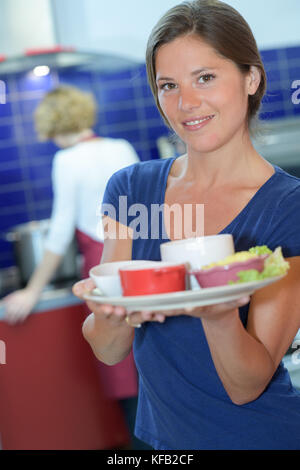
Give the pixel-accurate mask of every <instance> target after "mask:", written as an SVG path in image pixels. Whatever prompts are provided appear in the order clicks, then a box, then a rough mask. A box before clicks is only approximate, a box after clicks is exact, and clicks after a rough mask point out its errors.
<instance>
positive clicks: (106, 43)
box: [24, 0, 300, 61]
mask: <svg viewBox="0 0 300 470" xmlns="http://www.w3.org/2000/svg"><path fill="white" fill-rule="evenodd" d="M24 1H25V0H24ZM52 2H53V5H54V9H55V11H56V18H57V25H58V32H59V40H60V42H61V43H63V44H65V45H74V46H75V47H78V48H80V49H86V50H98V51H104V52H111V53H116V54H120V55H124V56H127V57H130V58H134V59H137V60H139V61H143V60H144V53H145V47H146V42H147V38H148V35H149V33H150V31H151V29H152V27H153V26H154V24H155V23H156V21H157V20H158V19H159V18H160V16H161V15H162V14H163V13H164V12H165V11H166V10H168V9H169V8H171V7H172V6H174V5H177V4H178V3H179V0H111V1H109V0H52ZM227 3H229V4H230V5H232V6H233V7H234V8H236V9H237V10H238V11H239V12H240V13H241V14H242V15H243V16H244V17H245V19H246V20H247V21H248V23H249V24H250V26H251V28H252V30H253V32H254V34H255V37H256V39H257V42H258V46H259V48H261V49H267V48H272V47H280V46H289V45H300V20H299V18H300V11H299V4H300V1H299V0H284V1H282V0H263V1H262V0H227Z"/></svg>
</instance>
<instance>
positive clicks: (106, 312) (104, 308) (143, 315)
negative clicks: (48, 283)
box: [72, 278, 165, 327]
mask: <svg viewBox="0 0 300 470" xmlns="http://www.w3.org/2000/svg"><path fill="white" fill-rule="evenodd" d="M95 287H96V284H95V283H94V281H93V280H92V279H90V278H89V279H84V280H82V281H79V282H77V283H76V284H74V286H73V289H72V290H73V294H74V295H76V297H79V298H80V299H82V300H85V299H84V295H85V294H90V293H91V292H92V291H93V289H95ZM85 302H86V303H87V306H88V307H89V309H90V310H91V311H92V312H93V313H94V315H95V317H96V318H99V319H106V320H108V321H109V322H110V323H111V325H112V326H116V325H120V324H122V323H123V324H124V323H125V322H126V325H129V326H130V327H137V326H140V325H141V324H142V323H144V322H147V321H157V322H164V320H165V315H163V314H161V312H149V311H139V312H133V313H130V314H129V313H128V312H127V310H126V308H124V307H120V306H113V305H108V304H99V303H98V302H93V301H90V300H88V301H86V300H85Z"/></svg>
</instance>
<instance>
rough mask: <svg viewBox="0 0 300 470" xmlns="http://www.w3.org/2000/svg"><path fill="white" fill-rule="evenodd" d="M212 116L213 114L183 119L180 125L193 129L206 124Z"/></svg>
mask: <svg viewBox="0 0 300 470" xmlns="http://www.w3.org/2000/svg"><path fill="white" fill-rule="evenodd" d="M213 117H214V115H211V116H205V117H201V118H194V119H191V120H189V121H184V122H183V123H182V125H183V127H184V128H185V129H188V130H189V131H195V130H198V129H201V128H202V127H204V126H205V125H207V124H208V123H209V122H210V121H211V120H212V119H213Z"/></svg>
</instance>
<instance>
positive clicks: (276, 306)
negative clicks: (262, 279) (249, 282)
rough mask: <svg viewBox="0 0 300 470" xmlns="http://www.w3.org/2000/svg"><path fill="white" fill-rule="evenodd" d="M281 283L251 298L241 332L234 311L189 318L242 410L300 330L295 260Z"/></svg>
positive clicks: (299, 262)
mask: <svg viewBox="0 0 300 470" xmlns="http://www.w3.org/2000/svg"><path fill="white" fill-rule="evenodd" d="M289 262H290V270H289V272H288V275H287V276H286V277H285V278H283V279H282V280H281V281H278V282H276V283H274V284H272V285H270V286H267V287H265V288H263V289H260V290H258V291H257V292H255V293H254V294H253V296H252V298H251V304H250V308H249V315H248V324H247V329H245V328H244V327H243V325H242V323H241V321H240V318H239V315H238V310H237V309H235V310H232V311H231V312H227V313H226V314H222V315H220V316H218V315H209V312H207V313H205V312H204V313H203V312H202V313H201V311H198V314H197V312H194V316H199V317H201V319H202V324H203V328H204V331H205V334H206V338H207V341H208V344H209V348H210V351H211V354H212V358H213V361H214V364H215V367H216V370H217V372H218V375H219V377H220V379H221V381H222V383H223V385H224V388H225V389H226V391H227V393H228V395H229V396H230V398H231V400H232V401H233V402H234V403H235V404H237V405H242V404H245V403H247V402H250V401H253V400H255V399H256V398H258V396H259V395H260V394H261V393H262V392H263V391H264V390H265V388H266V386H267V385H268V383H269V382H270V380H271V378H272V376H273V374H274V373H275V371H276V369H277V367H278V365H279V363H280V361H281V359H282V357H283V356H284V354H285V353H286V351H287V350H288V348H289V346H290V345H291V343H292V341H293V339H294V337H295V336H296V334H297V331H298V329H299V327H300V296H299V279H300V258H299V257H295V258H290V259H289Z"/></svg>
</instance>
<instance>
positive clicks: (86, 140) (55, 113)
mask: <svg viewBox="0 0 300 470" xmlns="http://www.w3.org/2000/svg"><path fill="white" fill-rule="evenodd" d="M96 111H97V105H96V102H95V100H94V98H93V96H92V95H91V94H89V93H85V92H82V91H81V90H80V89H77V88H75V87H71V86H60V87H58V88H56V89H54V90H52V91H50V92H49V93H47V94H46V96H45V97H44V98H43V100H42V101H41V103H40V104H39V106H38V107H37V109H36V112H35V125H36V129H37V132H38V135H39V137H40V139H41V140H53V141H54V143H55V144H56V145H57V146H58V147H60V148H61V150H60V151H58V152H57V153H56V155H55V157H54V161H53V174H52V177H53V192H54V201H53V211H52V216H51V224H50V230H49V234H48V237H47V240H46V244H45V253H44V256H43V259H42V261H41V264H40V265H39V266H38V267H37V268H36V270H35V271H34V273H33V274H32V276H31V278H30V280H29V282H28V284H27V286H26V287H25V288H24V289H21V290H19V291H16V292H14V293H12V294H10V295H8V296H7V297H5V298H4V299H3V300H4V304H5V318H6V320H7V321H8V322H9V323H11V324H15V323H19V322H21V321H24V320H25V319H26V317H27V316H28V315H29V314H30V312H31V311H32V309H33V308H34V306H35V305H36V303H37V301H38V299H39V297H40V295H41V292H42V290H43V288H44V287H45V286H46V284H47V283H48V282H49V281H50V279H51V277H52V276H53V274H54V273H55V270H56V269H57V267H58V266H59V264H60V262H61V260H62V257H63V255H64V254H65V252H66V250H67V248H68V246H69V244H70V242H71V240H72V238H73V237H74V234H76V239H77V242H78V247H79V250H80V251H81V253H82V255H83V266H82V277H83V278H85V277H87V276H88V275H89V270H90V269H91V268H92V267H93V266H95V265H96V264H98V263H99V262H100V260H101V255H102V250H103V238H104V233H103V228H102V224H101V223H100V224H99V218H100V217H99V204H100V203H101V200H102V198H103V194H104V190H105V186H106V184H107V181H108V180H109V178H110V176H111V175H112V174H113V173H114V172H115V171H117V170H119V169H120V168H123V167H126V166H128V165H130V164H132V163H136V162H138V161H139V158H138V156H137V154H136V152H135V150H134V149H133V147H132V146H131V145H130V144H129V143H128V142H127V141H126V140H123V139H111V138H103V137H99V136H98V135H96V134H95V133H94V131H93V130H92V128H93V126H94V124H95V118H96ZM100 222H101V220H100ZM88 313H90V311H87V314H88ZM98 368H99V373H100V378H101V388H102V392H103V393H104V394H106V396H107V397H108V399H109V400H112V402H111V403H110V408H109V407H108V409H107V413H104V419H103V421H104V422H105V421H106V420H108V421H109V419H110V409H111V408H113V407H114V406H115V407H116V409H117V408H119V403H118V400H120V401H121V404H122V405H123V406H124V410H125V412H126V415H127V416H128V418H129V417H130V419H129V422H131V419H132V418H131V415H132V414H133V413H134V411H135V409H136V400H137V398H136V397H137V373H136V368H135V365H134V360H133V356H132V355H130V356H128V357H127V358H126V359H124V361H122V363H121V364H118V365H116V366H115V367H108V366H106V365H105V364H103V363H102V362H99V363H98ZM107 403H108V402H107ZM120 415H121V412H120ZM121 416H122V415H121ZM106 427H107V442H114V439H115V438H114V437H113V436H110V433H111V432H113V433H114V432H115V430H111V429H110V428H109V427H108V426H107V424H106ZM121 428H122V425H120V429H121ZM127 437H128V436H127V435H126V437H125V441H126V439H127ZM115 442H116V445H117V442H119V440H118V439H116V440H115Z"/></svg>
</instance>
